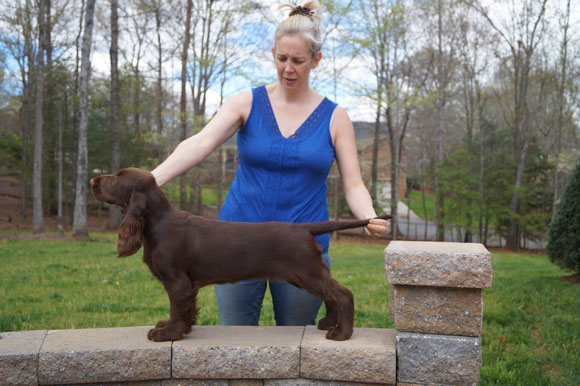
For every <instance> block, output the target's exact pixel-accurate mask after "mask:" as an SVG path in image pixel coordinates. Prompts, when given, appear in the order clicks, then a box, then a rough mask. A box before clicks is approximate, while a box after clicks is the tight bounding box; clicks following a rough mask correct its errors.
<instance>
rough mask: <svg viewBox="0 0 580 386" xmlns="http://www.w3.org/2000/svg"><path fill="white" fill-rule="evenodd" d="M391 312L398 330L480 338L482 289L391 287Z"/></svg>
mask: <svg viewBox="0 0 580 386" xmlns="http://www.w3.org/2000/svg"><path fill="white" fill-rule="evenodd" d="M389 312H390V314H391V318H392V319H393V321H394V322H395V328H396V330H397V331H404V332H418V333H422V334H436V335H463V336H481V327H482V322H483V290H482V289H479V288H449V287H415V286H406V285H391V292H390V299H389Z"/></svg>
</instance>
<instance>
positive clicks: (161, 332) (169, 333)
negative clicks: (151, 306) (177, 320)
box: [147, 327, 183, 342]
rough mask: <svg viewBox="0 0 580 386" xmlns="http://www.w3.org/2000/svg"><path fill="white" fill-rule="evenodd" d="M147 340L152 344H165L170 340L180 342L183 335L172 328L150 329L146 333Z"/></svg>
mask: <svg viewBox="0 0 580 386" xmlns="http://www.w3.org/2000/svg"><path fill="white" fill-rule="evenodd" d="M147 338H148V339H149V340H152V341H154V342H167V341H170V340H181V339H182V338H183V333H182V332H181V331H179V330H175V329H172V328H167V327H163V328H157V327H156V328H152V329H151V330H149V332H148V333H147Z"/></svg>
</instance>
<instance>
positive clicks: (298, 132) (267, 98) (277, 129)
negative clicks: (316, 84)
mask: <svg viewBox="0 0 580 386" xmlns="http://www.w3.org/2000/svg"><path fill="white" fill-rule="evenodd" d="M264 95H265V98H264V99H265V101H266V108H267V110H268V111H267V112H268V114H269V115H270V116H271V119H270V120H269V121H270V122H271V124H272V126H273V127H272V130H273V131H274V132H275V133H276V134H277V135H279V136H280V137H282V138H284V139H294V138H298V137H300V136H301V134H304V135H308V130H306V129H305V128H307V127H308V124H310V123H311V122H312V121H314V120H315V119H317V117H319V116H320V114H318V113H319V112H320V110H321V109H322V107H323V105H324V102H325V101H326V97H323V98H322V100H321V101H320V103H319V104H318V105H317V106H316V108H315V109H314V110H312V112H311V113H310V114H309V115H308V117H306V119H305V120H304V122H302V123H301V124H300V125H299V126H298V128H297V129H296V130H294V132H293V133H292V134H290V135H289V136H288V137H286V136H285V135H284V134H282V131H281V130H280V126H279V125H278V120H277V119H276V114H275V113H274V108H273V107H272V102H271V101H270V95H269V94H268V90H267V89H266V86H264ZM305 131H306V132H305Z"/></svg>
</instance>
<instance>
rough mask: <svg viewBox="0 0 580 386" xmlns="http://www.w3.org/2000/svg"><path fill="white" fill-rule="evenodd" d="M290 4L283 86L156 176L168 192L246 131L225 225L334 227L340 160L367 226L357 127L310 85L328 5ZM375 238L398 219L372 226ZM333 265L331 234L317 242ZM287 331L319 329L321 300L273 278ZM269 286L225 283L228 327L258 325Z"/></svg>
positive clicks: (280, 321)
mask: <svg viewBox="0 0 580 386" xmlns="http://www.w3.org/2000/svg"><path fill="white" fill-rule="evenodd" d="M284 7H290V8H291V12H290V15H289V17H288V18H287V19H286V20H284V21H283V22H282V23H280V25H279V26H278V28H277V30H276V35H275V45H274V47H273V48H272V55H273V58H274V62H275V64H276V71H277V73H278V81H277V82H275V83H273V84H269V85H266V86H262V87H258V88H255V89H252V90H248V91H244V92H241V93H239V94H237V95H234V96H232V97H231V98H229V99H228V100H226V101H225V102H224V104H223V105H222V107H221V108H220V110H219V111H218V113H217V114H216V115H215V116H214V118H213V119H212V120H211V121H210V122H209V123H208V124H207V125H206V126H205V127H204V129H203V130H202V131H201V132H200V133H198V134H196V135H194V136H192V137H190V138H188V139H186V140H184V141H183V142H182V143H180V144H179V145H178V146H177V148H176V149H175V151H174V152H173V153H172V154H171V155H170V156H169V157H168V158H167V160H165V161H164V162H163V163H162V164H161V165H159V166H158V167H157V168H156V169H155V170H153V175H154V176H155V178H156V180H157V183H158V184H159V185H160V186H161V185H163V184H165V183H166V182H168V181H170V180H171V179H173V178H175V177H177V176H178V175H180V174H182V173H184V172H185V171H186V170H188V169H189V168H191V167H193V166H195V165H197V164H198V163H200V162H201V161H202V160H204V159H205V158H206V157H207V156H209V154H210V153H211V152H212V151H214V150H215V149H216V148H217V147H219V146H220V145H221V144H222V143H224V142H225V141H226V140H228V139H229V138H230V137H231V136H232V135H234V134H235V133H236V132H237V135H238V152H239V163H240V165H239V168H238V170H237V172H236V177H235V179H234V181H233V182H232V185H231V187H230V191H229V193H228V195H227V197H226V200H225V203H224V205H223V207H222V209H221V211H220V215H219V217H218V219H219V220H224V221H247V222H258V221H289V222H312V221H324V220H328V205H327V201H326V179H327V177H328V173H329V171H330V167H331V166H332V163H333V161H334V159H336V160H337V163H338V167H339V170H340V174H341V177H342V181H343V190H344V194H345V197H346V201H347V204H348V206H349V208H350V210H351V211H352V212H353V213H354V215H355V216H356V217H358V218H360V219H366V218H372V217H375V216H376V213H375V210H374V209H373V204H372V199H371V196H370V194H369V192H368V190H367V189H366V187H365V185H364V183H363V181H362V177H361V174H360V168H359V165H358V158H357V150H356V144H355V137H354V129H353V125H352V123H351V121H350V119H349V117H348V115H347V113H346V111H345V110H344V109H342V108H341V107H338V106H337V105H336V104H335V103H333V102H331V101H330V100H328V99H327V98H325V97H323V96H322V95H320V94H319V93H317V92H316V91H314V90H313V89H311V88H310V86H309V83H308V80H309V75H310V71H311V70H313V69H315V68H316V67H317V66H318V64H319V62H320V59H321V57H322V54H321V52H320V48H321V47H320V31H319V28H318V25H317V24H316V20H315V19H316V17H317V16H316V15H315V13H314V12H315V11H318V10H320V9H321V7H320V4H319V3H318V1H311V2H308V3H306V4H305V5H304V6H295V5H284ZM367 231H368V232H369V233H371V234H376V235H380V234H385V233H386V232H387V231H388V222H387V221H384V220H372V221H371V223H370V224H369V225H368V226H367ZM317 241H318V243H319V244H320V245H321V246H322V252H323V260H324V263H325V264H326V265H327V266H328V267H330V259H329V256H328V244H329V236H328V235H323V236H319V237H317ZM269 284H270V291H271V294H272V300H273V303H274V314H275V319H276V324H277V325H307V324H316V316H317V314H318V310H319V308H320V306H321V300H320V298H318V297H315V296H313V295H311V294H309V293H308V292H306V291H304V290H301V289H298V288H296V287H294V286H292V285H291V284H289V283H286V282H279V281H272V282H270V283H269ZM266 286H267V283H266V281H264V280H251V281H247V282H240V283H235V284H226V285H216V287H215V293H216V297H217V301H218V307H219V314H220V321H221V323H222V325H258V321H259V318H260V310H261V307H262V300H263V298H264V293H265V291H266Z"/></svg>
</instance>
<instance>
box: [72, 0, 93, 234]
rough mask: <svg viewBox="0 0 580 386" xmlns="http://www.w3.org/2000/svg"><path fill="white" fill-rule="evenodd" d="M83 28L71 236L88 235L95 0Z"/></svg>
mask: <svg viewBox="0 0 580 386" xmlns="http://www.w3.org/2000/svg"><path fill="white" fill-rule="evenodd" d="M85 12H86V16H85V30H84V33H83V43H82V58H81V74H80V80H79V134H78V152H77V174H76V189H75V208H74V216H73V236H75V237H88V235H89V231H88V228H87V183H88V167H89V160H88V140H87V138H88V126H89V75H90V70H91V69H90V66H91V41H92V36H93V16H94V13H95V0H87V4H86V11H85Z"/></svg>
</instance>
